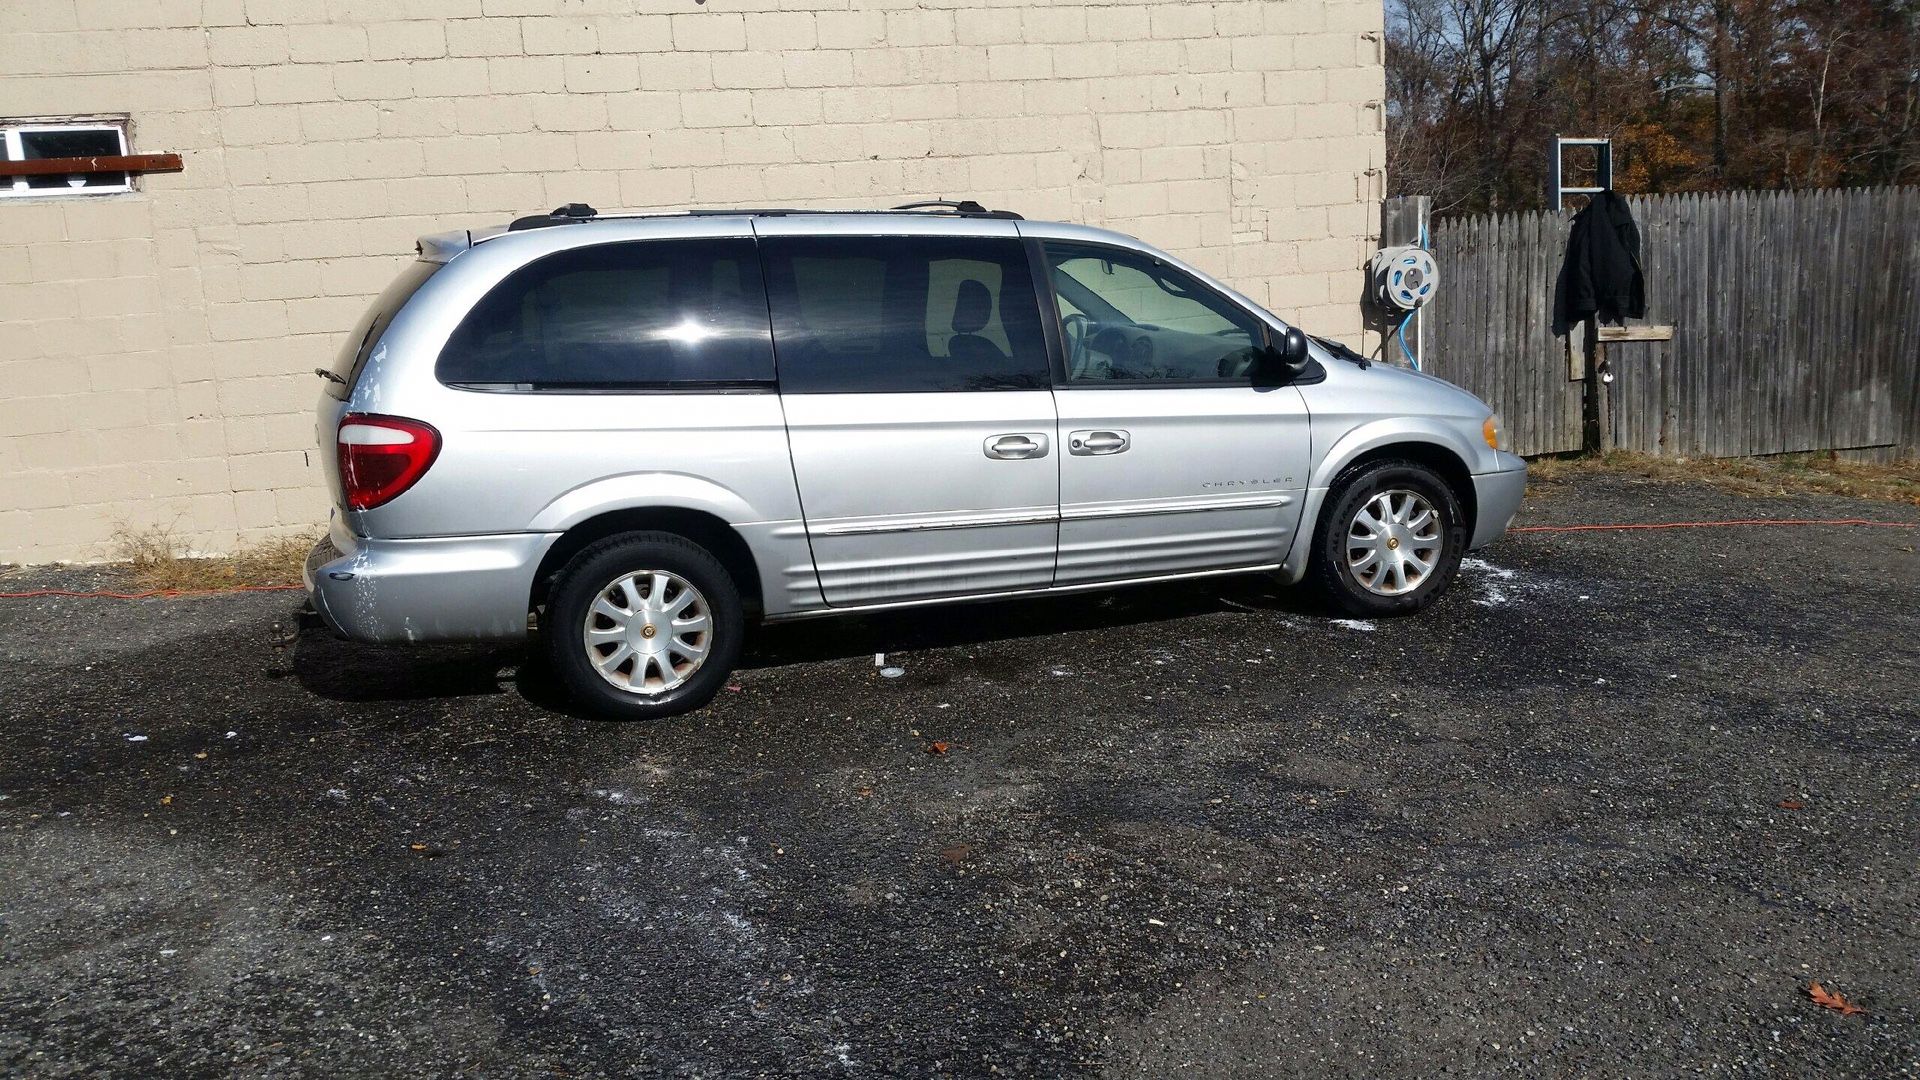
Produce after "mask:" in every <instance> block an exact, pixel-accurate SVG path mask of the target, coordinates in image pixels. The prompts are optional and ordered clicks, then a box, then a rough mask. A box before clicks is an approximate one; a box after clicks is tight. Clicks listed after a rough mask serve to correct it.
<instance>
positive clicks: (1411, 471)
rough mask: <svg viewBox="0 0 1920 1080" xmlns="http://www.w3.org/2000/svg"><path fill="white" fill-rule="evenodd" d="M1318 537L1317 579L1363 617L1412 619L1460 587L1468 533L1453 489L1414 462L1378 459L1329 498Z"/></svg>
mask: <svg viewBox="0 0 1920 1080" xmlns="http://www.w3.org/2000/svg"><path fill="white" fill-rule="evenodd" d="M1326 505H1327V509H1326V511H1325V512H1324V513H1322V514H1321V515H1320V523H1319V527H1318V532H1317V533H1316V534H1315V536H1314V547H1313V576H1314V578H1315V580H1316V581H1317V582H1318V584H1319V586H1320V590H1321V592H1322V593H1324V594H1325V595H1326V597H1327V599H1329V600H1330V601H1332V602H1333V604H1334V605H1335V606H1336V607H1338V608H1340V609H1341V610H1343V611H1347V612H1350V613H1352V614H1355V615H1406V614H1411V613H1413V612H1415V611H1419V610H1420V609H1421V608H1424V607H1426V606H1427V605H1428V604H1431V603H1433V601H1434V600H1435V599H1437V598H1438V597H1439V595H1440V594H1441V592H1443V591H1445V589H1446V587H1447V586H1448V585H1449V584H1450V583H1451V582H1452V581H1453V578H1454V575H1455V574H1456V573H1458V572H1459V569H1460V556H1461V555H1462V554H1463V553H1464V552H1465V551H1466V546H1467V529H1466V521H1465V519H1464V516H1463V515H1462V514H1461V512H1460V502H1459V500H1458V499H1457V498H1455V496H1454V494H1453V489H1452V488H1450V487H1448V486H1447V482H1446V481H1445V480H1443V479H1441V478H1440V476H1439V475H1438V474H1437V473H1435V472H1434V471H1433V470H1432V469H1429V468H1427V467H1426V466H1425V465H1421V464H1418V463H1416V462H1411V461H1376V462H1371V463H1369V464H1367V465H1364V466H1361V467H1360V468H1359V469H1356V470H1354V471H1353V472H1351V473H1349V474H1348V475H1347V476H1345V477H1342V478H1341V480H1340V482H1339V483H1338V484H1336V485H1335V486H1334V489H1333V491H1332V492H1330V493H1329V494H1328V495H1327V504H1326Z"/></svg>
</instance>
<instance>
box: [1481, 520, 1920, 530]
mask: <svg viewBox="0 0 1920 1080" xmlns="http://www.w3.org/2000/svg"><path fill="white" fill-rule="evenodd" d="M1734 525H1861V526H1865V527H1867V528H1872V529H1920V522H1912V521H1868V520H1866V519H1864V518H1832V519H1811V518H1809V519H1795V518H1755V519H1753V520H1750V521H1661V522H1654V523H1652V524H1643V525H1521V526H1518V527H1516V528H1511V529H1508V530H1507V531H1508V532H1510V533H1545V532H1603V531H1606V530H1612V529H1712V528H1718V527H1721V526H1734Z"/></svg>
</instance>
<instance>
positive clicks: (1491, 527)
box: [1467, 451, 1527, 550]
mask: <svg viewBox="0 0 1920 1080" xmlns="http://www.w3.org/2000/svg"><path fill="white" fill-rule="evenodd" d="M1499 457H1500V464H1501V465H1502V466H1503V467H1502V468H1501V469H1500V470H1499V471H1498V472H1490V473H1481V474H1480V475H1478V476H1476V477H1474V478H1473V502H1474V508H1475V511H1476V512H1475V514H1474V523H1473V539H1472V540H1471V541H1470V542H1469V543H1468V544H1467V547H1468V549H1469V550H1471V549H1474V548H1483V547H1486V546H1487V545H1488V544H1491V543H1493V542H1494V541H1495V540H1498V539H1500V537H1501V536H1502V535H1504V534H1505V533H1506V531H1507V526H1509V525H1511V524H1513V516H1514V515H1515V514H1517V513H1519V512H1520V500H1521V499H1523V498H1525V497H1526V494H1527V463H1526V462H1525V461H1523V460H1521V459H1520V458H1519V457H1516V456H1515V455H1513V454H1509V453H1506V452H1504V451H1502V452H1501V453H1500V455H1499Z"/></svg>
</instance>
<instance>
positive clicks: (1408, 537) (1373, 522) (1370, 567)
mask: <svg viewBox="0 0 1920 1080" xmlns="http://www.w3.org/2000/svg"><path fill="white" fill-rule="evenodd" d="M1444 546H1445V542H1444V541H1443V540H1442V538H1441V535H1440V515H1439V513H1438V512H1436V511H1435V510H1434V508H1433V504H1432V503H1429V502H1428V501H1427V500H1426V498H1425V496H1422V495H1421V494H1420V493H1419V492H1417V491H1408V490H1406V489H1405V488H1395V489H1394V490H1392V491H1383V492H1381V493H1380V494H1378V495H1375V496H1374V497H1373V498H1371V499H1368V500H1367V501H1366V503H1365V505H1363V506H1361V507H1360V509H1359V510H1358V511H1357V512H1355V514H1354V515H1353V521H1352V523H1351V524H1349V525H1348V526H1347V570H1348V572H1349V573H1351V574H1352V575H1353V580H1355V581H1357V582H1359V583H1360V587H1361V588H1363V589H1365V590H1367V591H1368V592H1370V593H1377V594H1379V595H1381V596H1400V595H1402V594H1404V593H1410V592H1412V591H1413V590H1415V589H1417V588H1419V587H1420V585H1421V583H1422V582H1424V581H1426V580H1427V575H1429V574H1431V573H1433V568H1434V567H1436V566H1439V565H1440V552H1441V550H1442V548H1443V547H1444Z"/></svg>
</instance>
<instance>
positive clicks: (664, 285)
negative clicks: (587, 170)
mask: <svg viewBox="0 0 1920 1080" xmlns="http://www.w3.org/2000/svg"><path fill="white" fill-rule="evenodd" d="M435 371H436V374H438V376H439V378H440V381H441V382H444V383H449V384H453V385H464V386H485V387H524V388H527V389H565V388H580V389H614V390H618V389H668V388H675V387H715V386H722V387H723V386H734V385H770V384H771V383H772V382H773V351H772V347H771V345H770V344H769V342H768V334H767V304H766V294H765V291H764V289H763V288H762V287H761V283H760V263H759V260H758V258H757V257H756V255H755V253H754V247H753V241H751V240H746V239H719V240H713V239H699V240H649V241H637V242H631V243H620V244H600V245H596V246H594V247H585V248H574V249H571V250H568V251H562V252H558V253H556V254H553V255H549V256H547V257H545V258H543V259H540V260H538V261H536V262H532V263H529V264H527V265H526V266H523V267H521V268H520V269H518V270H516V271H514V272H513V273H512V274H510V275H508V276H507V278H506V279H505V280H504V281H502V282H501V283H500V284H498V285H496V286H494V288H493V291H491V292H489V293H488V294H487V295H486V296H485V297H484V298H483V299H481V301H480V302H479V303H478V304H476V305H475V306H474V308H473V310H472V311H470V312H468V313H467V317H466V318H465V319H464V320H462V321H461V323H460V327H459V329H457V330H455V331H454V334H453V337H452V338H450V339H449V340H448V341H447V345H446V347H445V348H444V349H442V350H441V352H440V362H439V365H438V366H437V368H436V369H435Z"/></svg>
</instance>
